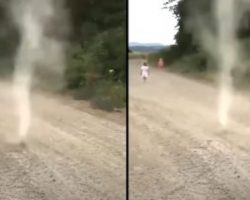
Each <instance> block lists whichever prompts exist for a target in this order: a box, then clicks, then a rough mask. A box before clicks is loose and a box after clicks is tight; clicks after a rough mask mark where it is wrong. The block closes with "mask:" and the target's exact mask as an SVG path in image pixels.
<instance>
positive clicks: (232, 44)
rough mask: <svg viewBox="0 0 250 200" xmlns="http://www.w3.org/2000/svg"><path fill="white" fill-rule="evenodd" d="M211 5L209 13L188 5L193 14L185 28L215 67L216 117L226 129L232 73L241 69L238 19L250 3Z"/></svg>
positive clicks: (222, 0)
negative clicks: (216, 81)
mask: <svg viewBox="0 0 250 200" xmlns="http://www.w3.org/2000/svg"><path fill="white" fill-rule="evenodd" d="M212 2H213V3H212V7H211V13H209V11H207V10H209V8H207V7H206V9H205V10H199V9H200V8H198V7H199V6H197V8H191V5H190V9H192V12H191V13H192V14H190V16H189V19H188V20H187V24H186V28H187V29H188V30H189V31H190V32H191V33H192V34H193V36H194V40H195V41H196V42H198V43H199V44H201V46H202V50H203V51H204V52H206V53H207V54H208V55H209V56H210V58H211V59H212V60H213V62H212V63H213V65H215V66H217V69H218V85H219V94H218V104H217V105H218V108H217V111H218V115H217V116H218V122H219V123H220V125H221V127H222V128H227V126H228V125H229V123H230V110H231V107H232V105H233V98H234V87H233V83H234V77H233V72H234V71H235V69H236V68H244V66H243V65H244V64H242V63H243V62H241V58H242V55H241V54H242V52H241V47H240V45H241V44H240V41H239V40H238V38H237V30H238V28H239V24H240V20H242V17H243V16H244V14H245V13H247V12H249V10H250V1H249V0H240V1H239V0H212ZM199 3H200V2H197V4H199ZM208 3H209V1H208ZM201 4H202V3H201ZM207 6H209V4H208V5H207ZM204 8H205V7H204V6H203V9H204ZM240 70H242V69H240ZM242 71H243V70H242Z"/></svg>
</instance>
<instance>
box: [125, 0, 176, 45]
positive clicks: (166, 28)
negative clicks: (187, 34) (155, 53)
mask: <svg viewBox="0 0 250 200" xmlns="http://www.w3.org/2000/svg"><path fill="white" fill-rule="evenodd" d="M165 1H166V0H129V42H130V43H131V42H139V43H161V44H164V45H170V44H174V43H175V41H174V35H175V33H176V28H175V26H176V23H177V21H176V19H175V17H174V16H173V14H172V13H171V12H170V11H169V10H168V9H162V7H163V3H164V2H165Z"/></svg>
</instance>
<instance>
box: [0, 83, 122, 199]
mask: <svg viewBox="0 0 250 200" xmlns="http://www.w3.org/2000/svg"><path fill="white" fill-rule="evenodd" d="M74 104H75V103H70V102H69V101H68V100H67V101H62V100H61V99H60V98H58V97H55V96H54V97H53V95H43V94H33V96H32V109H33V113H32V126H31V129H30V132H29V135H28V138H27V143H26V145H25V146H20V145H17V144H15V143H12V142H14V141H15V140H16V138H17V135H16V134H17V123H16V121H17V117H16V113H15V109H14V102H13V99H12V96H11V86H10V85H9V84H7V83H1V84H0V110H1V115H0V137H1V138H0V200H124V199H125V124H124V123H121V121H119V120H118V121H115V120H111V119H107V118H105V116H104V115H102V116H101V115H98V114H97V115H95V114H94V113H95V110H92V112H84V107H82V108H81V110H80V109H79V108H76V106H74ZM86 109H88V111H89V110H91V109H90V108H86ZM96 112H97V111H96ZM108 115H111V114H108Z"/></svg>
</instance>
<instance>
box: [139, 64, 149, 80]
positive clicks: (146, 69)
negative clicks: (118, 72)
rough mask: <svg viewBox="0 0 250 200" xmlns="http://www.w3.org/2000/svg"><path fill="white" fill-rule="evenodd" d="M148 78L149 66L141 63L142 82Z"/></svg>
mask: <svg viewBox="0 0 250 200" xmlns="http://www.w3.org/2000/svg"><path fill="white" fill-rule="evenodd" d="M148 76H149V66H148V65H147V63H146V62H144V63H143V65H142V66H141V77H142V80H143V81H144V82H145V81H146V80H147V79H148Z"/></svg>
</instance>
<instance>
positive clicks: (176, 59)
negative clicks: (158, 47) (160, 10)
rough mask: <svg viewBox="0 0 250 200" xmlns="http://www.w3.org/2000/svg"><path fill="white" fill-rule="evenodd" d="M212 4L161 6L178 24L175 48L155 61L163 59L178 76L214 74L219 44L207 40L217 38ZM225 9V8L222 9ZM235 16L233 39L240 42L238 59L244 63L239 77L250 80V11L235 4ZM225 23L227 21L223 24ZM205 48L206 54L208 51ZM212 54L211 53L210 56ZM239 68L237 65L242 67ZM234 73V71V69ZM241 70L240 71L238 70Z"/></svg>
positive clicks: (189, 1)
mask: <svg viewBox="0 0 250 200" xmlns="http://www.w3.org/2000/svg"><path fill="white" fill-rule="evenodd" d="M214 3H215V0H178V1H177V0H168V1H167V2H166V3H165V4H164V6H165V8H166V9H169V10H171V11H172V12H173V14H174V15H175V17H176V19H177V20H178V22H177V29H178V31H177V33H176V35H175V41H176V44H175V45H172V46H170V47H169V48H167V49H164V50H162V51H160V52H159V53H157V54H153V55H151V59H152V60H154V59H156V58H159V57H163V58H164V59H165V60H166V62H167V64H168V66H169V67H170V68H171V67H172V69H173V70H178V71H181V72H186V73H188V72H191V73H192V72H202V73H203V72H213V71H217V70H218V69H219V66H218V63H217V60H216V57H218V56H219V54H218V55H211V54H213V53H215V54H216V52H217V49H218V43H216V39H214V38H213V40H211V38H210V36H213V37H216V35H218V24H217V23H218V21H217V18H216V16H215V6H214V5H215V4H214ZM225 6H227V5H225ZM235 8H236V9H237V10H236V12H235V13H234V15H235V16H234V19H235V23H236V29H237V30H236V39H237V41H238V42H239V52H238V53H239V56H240V60H241V61H242V63H244V65H245V66H244V70H243V71H244V72H243V71H241V72H237V70H236V71H235V72H234V73H235V74H236V76H237V73H238V74H240V73H242V74H241V77H242V76H243V77H246V78H250V62H249V58H250V56H249V55H250V54H249V53H250V9H249V3H248V2H247V1H241V0H239V1H237V4H235ZM224 23H226V20H225V21H224ZM208 48H210V49H209V51H208ZM211 52H212V53H211ZM242 63H241V64H239V65H242ZM236 69H237V68H236ZM238 69H241V70H242V69H243V68H238Z"/></svg>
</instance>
